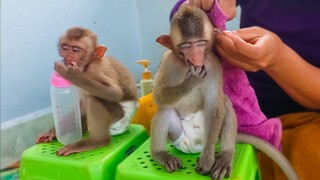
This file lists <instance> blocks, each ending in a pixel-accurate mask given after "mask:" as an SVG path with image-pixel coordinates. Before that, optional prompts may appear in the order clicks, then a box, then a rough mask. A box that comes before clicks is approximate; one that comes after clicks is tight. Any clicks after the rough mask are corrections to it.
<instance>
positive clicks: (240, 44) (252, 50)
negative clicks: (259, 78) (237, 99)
mask: <svg viewBox="0 0 320 180" xmlns="http://www.w3.org/2000/svg"><path fill="white" fill-rule="evenodd" d="M216 38H217V41H216V42H217V43H216V49H217V51H218V53H219V54H220V55H221V56H222V57H223V58H224V59H225V60H226V61H227V62H229V63H230V64H233V65H235V66H238V67H240V68H241V69H244V70H246V71H258V70H266V69H268V68H271V67H274V66H276V62H277V61H278V60H279V56H280V52H281V51H282V49H283V47H284V43H283V42H282V41H281V39H280V38H279V37H278V36H277V35H276V34H274V33H272V32H271V31H268V30H266V29H263V28H260V27H249V28H243V29H240V30H237V31H232V32H230V31H224V32H223V33H221V34H217V37H216Z"/></svg>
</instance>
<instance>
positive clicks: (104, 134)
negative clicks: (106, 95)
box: [57, 96, 124, 156]
mask: <svg viewBox="0 0 320 180" xmlns="http://www.w3.org/2000/svg"><path fill="white" fill-rule="evenodd" d="M86 103H87V111H86V112H87V123H88V131H89V138H83V139H81V140H80V141H78V142H76V143H73V144H68V145H66V146H64V147H63V148H62V149H60V150H58V151H57V155H59V156H67V155H69V154H71V153H75V152H82V151H87V150H90V149H96V148H99V147H102V146H106V145H108V144H109V143H110V141H111V136H110V130H109V128H110V125H111V124H112V122H113V121H114V118H119V119H120V118H121V117H123V114H124V113H123V110H122V107H121V106H120V105H119V104H115V103H106V102H104V101H102V100H100V99H98V98H96V97H93V96H88V97H87V98H86ZM108 108H110V109H108ZM121 112H122V113H121Z"/></svg>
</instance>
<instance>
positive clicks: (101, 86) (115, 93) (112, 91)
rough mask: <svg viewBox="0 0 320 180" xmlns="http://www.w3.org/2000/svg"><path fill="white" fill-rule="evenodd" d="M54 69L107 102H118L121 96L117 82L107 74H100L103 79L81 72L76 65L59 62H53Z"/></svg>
mask: <svg viewBox="0 0 320 180" xmlns="http://www.w3.org/2000/svg"><path fill="white" fill-rule="evenodd" d="M54 69H55V70H56V71H57V72H58V73H59V74H60V75H61V76H62V77H63V78H65V79H67V80H69V81H70V82H72V83H73V84H74V85H75V86H77V87H79V88H81V89H82V90H84V91H85V92H87V93H88V94H91V95H93V96H96V97H98V98H101V99H103V100H106V101H109V102H120V101H121V100H122V98H123V91H122V89H121V88H120V86H119V85H118V84H119V83H117V82H115V80H113V79H111V78H109V77H108V76H105V75H104V76H102V77H103V80H102V79H101V78H100V79H98V78H94V77H93V76H92V74H88V73H87V74H86V73H85V72H81V71H80V70H79V69H78V67H77V66H71V67H66V66H65V65H64V64H62V63H60V62H56V63H55V66H54Z"/></svg>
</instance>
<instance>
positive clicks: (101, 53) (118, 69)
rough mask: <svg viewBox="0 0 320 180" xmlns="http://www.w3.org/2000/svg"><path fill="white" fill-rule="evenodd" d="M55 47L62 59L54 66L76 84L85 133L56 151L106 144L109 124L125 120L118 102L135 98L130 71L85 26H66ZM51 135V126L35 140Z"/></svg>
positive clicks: (110, 125) (39, 140)
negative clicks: (77, 140)
mask: <svg viewBox="0 0 320 180" xmlns="http://www.w3.org/2000/svg"><path fill="white" fill-rule="evenodd" d="M58 49H59V54H60V56H61V57H62V58H63V62H55V64H54V69H55V71H56V72H58V73H59V74H60V75H61V76H62V77H63V78H65V79H67V80H68V81H70V82H71V83H73V84H74V85H75V86H77V87H78V88H79V90H80V99H81V100H80V107H81V115H82V127H83V129H84V131H86V130H88V132H89V137H88V138H83V139H81V140H80V141H79V142H76V143H73V144H68V145H66V146H64V147H63V148H62V149H60V150H58V151H57V155H60V156H66V155H69V154H71V153H75V152H81V151H86V150H90V149H95V148H98V147H102V146H105V145H108V144H109V143H110V141H111V136H110V127H112V125H113V124H114V123H116V122H118V123H129V122H128V121H127V120H126V119H124V113H125V112H124V110H123V107H122V105H121V104H120V103H121V102H125V101H137V92H136V87H135V80H134V78H133V75H132V74H131V73H130V72H129V70H128V69H127V68H126V67H124V66H123V65H122V64H121V63H120V62H119V61H117V60H116V59H114V58H112V57H106V56H105V53H106V51H107V48H106V47H105V46H102V45H98V44H97V35H96V34H95V33H94V32H92V31H91V30H89V29H85V28H82V27H72V28H70V29H68V30H67V31H66V32H65V33H64V34H63V35H62V36H61V38H60V39H59V43H58ZM120 121H123V122H120ZM111 133H112V132H111ZM55 136H56V135H55V130H54V128H53V129H50V130H49V131H47V132H45V133H42V134H40V135H39V136H38V138H37V140H36V142H37V143H41V142H49V141H51V140H53V139H54V138H55Z"/></svg>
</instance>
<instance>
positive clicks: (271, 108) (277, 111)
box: [237, 0, 320, 117]
mask: <svg viewBox="0 0 320 180" xmlns="http://www.w3.org/2000/svg"><path fill="white" fill-rule="evenodd" d="M237 3H238V4H239V5H240V6H241V18H240V27H241V28H244V27H250V26H260V27H264V28H266V29H268V30H270V31H272V32H274V33H276V34H277V35H278V36H279V37H280V38H281V39H282V41H283V42H284V43H286V44H287V45H288V46H289V47H291V48H292V49H293V50H295V51H296V52H297V53H298V54H299V55H300V56H301V57H303V58H304V59H305V60H306V61H308V62H309V63H311V64H313V65H314V66H316V67H320V36H319V33H320V1H319V0H307V1H301V0H300V1H299V0H296V1H292V0H264V1H261V0H237ZM247 75H248V78H249V81H250V83H251V85H252V87H253V88H254V89H255V91H256V94H257V96H258V99H259V102H260V106H261V109H262V111H263V112H264V113H265V114H266V115H267V116H268V117H274V116H279V115H283V114H288V113H294V112H301V111H310V110H308V109H306V108H304V107H302V106H300V105H298V104H297V103H296V102H294V101H293V100H292V99H291V98H290V97H289V96H288V95H287V94H286V93H285V92H284V91H283V90H282V89H281V88H280V87H279V86H278V85H277V84H276V83H275V82H274V81H273V80H272V79H271V78H270V77H269V76H268V75H267V74H266V73H264V72H263V71H259V72H257V73H247ZM315 78H316V77H315Z"/></svg>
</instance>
